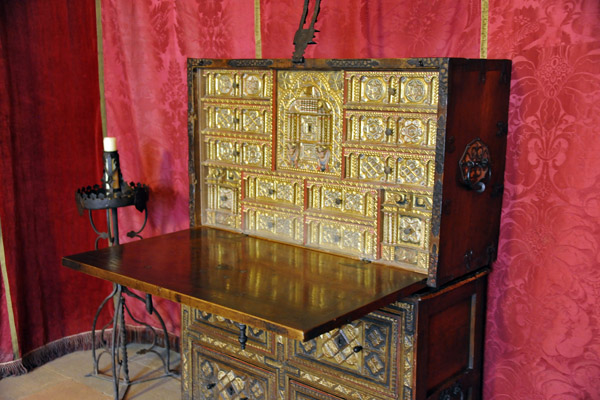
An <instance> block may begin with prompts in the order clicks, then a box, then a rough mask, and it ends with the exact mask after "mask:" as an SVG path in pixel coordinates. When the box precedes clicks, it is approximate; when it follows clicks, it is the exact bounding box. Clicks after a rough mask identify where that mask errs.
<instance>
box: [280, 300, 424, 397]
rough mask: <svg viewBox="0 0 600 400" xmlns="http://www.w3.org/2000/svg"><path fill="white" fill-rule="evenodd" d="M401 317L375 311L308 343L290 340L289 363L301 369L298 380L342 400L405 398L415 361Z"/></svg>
mask: <svg viewBox="0 0 600 400" xmlns="http://www.w3.org/2000/svg"><path fill="white" fill-rule="evenodd" d="M405 319H406V313H404V312H401V313H399V314H397V315H396V314H391V313H385V312H381V311H377V312H373V313H371V314H368V315H367V316H365V317H363V318H361V319H358V320H356V321H353V322H352V323H350V324H347V325H344V326H342V327H341V328H339V329H334V330H332V331H330V332H327V333H325V334H323V335H321V336H319V337H317V338H316V339H313V340H310V341H308V342H304V343H302V342H298V341H293V340H289V344H288V352H290V354H289V363H290V364H291V365H293V366H296V367H298V368H299V370H300V371H301V372H300V376H299V379H298V380H300V381H304V382H307V383H310V384H311V386H315V387H319V388H323V389H327V390H328V391H331V392H333V393H335V394H339V395H340V396H341V397H343V398H379V397H382V398H390V397H391V398H404V397H403V396H402V394H403V392H404V390H405V388H404V382H403V377H404V376H403V375H404V373H405V372H407V373H408V374H409V375H410V374H412V360H413V359H414V355H413V352H414V348H413V345H412V343H413V333H412V332H408V331H407V330H406V329H405ZM403 342H404V343H403ZM409 378H410V376H409ZM408 386H409V387H410V384H409V385H408ZM357 391H358V393H360V392H363V393H369V395H371V396H373V397H370V396H367V397H363V396H364V395H360V394H358V393H357ZM375 396H376V397H375Z"/></svg>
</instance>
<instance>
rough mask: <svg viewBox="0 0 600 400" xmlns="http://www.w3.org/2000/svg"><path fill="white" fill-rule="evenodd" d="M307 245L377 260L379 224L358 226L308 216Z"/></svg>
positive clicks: (325, 217)
mask: <svg viewBox="0 0 600 400" xmlns="http://www.w3.org/2000/svg"><path fill="white" fill-rule="evenodd" d="M306 245H307V246H311V247H315V248H318V249H324V250H332V251H335V252H338V253H343V254H348V255H350V256H354V257H359V258H366V259H369V260H374V259H377V223H376V221H373V223H372V224H356V223H351V222H345V220H342V219H341V218H333V217H330V216H325V215H320V214H307V215H306Z"/></svg>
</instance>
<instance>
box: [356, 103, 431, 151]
mask: <svg viewBox="0 0 600 400" xmlns="http://www.w3.org/2000/svg"><path fill="white" fill-rule="evenodd" d="M345 118H346V143H356V144H371V145H377V144H381V145H388V146H397V145H399V146H403V147H409V148H425V149H431V150H435V137H436V133H437V119H436V116H435V115H432V114H423V113H421V114H415V113H386V112H377V111H350V110H349V111H347V112H346V117H345Z"/></svg>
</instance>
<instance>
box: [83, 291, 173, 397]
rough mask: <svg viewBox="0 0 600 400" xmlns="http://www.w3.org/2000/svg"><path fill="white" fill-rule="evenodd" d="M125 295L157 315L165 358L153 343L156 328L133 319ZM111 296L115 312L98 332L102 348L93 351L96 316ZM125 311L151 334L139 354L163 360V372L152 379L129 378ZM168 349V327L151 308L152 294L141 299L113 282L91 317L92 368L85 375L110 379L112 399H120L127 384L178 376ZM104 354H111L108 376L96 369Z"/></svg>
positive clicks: (95, 345) (95, 347)
mask: <svg viewBox="0 0 600 400" xmlns="http://www.w3.org/2000/svg"><path fill="white" fill-rule="evenodd" d="M125 295H127V296H128V297H130V298H132V299H135V300H138V301H140V302H142V303H144V304H145V306H146V311H147V312H148V314H149V315H152V314H154V315H155V316H156V318H157V319H158V321H159V323H160V325H161V329H162V331H163V335H164V336H163V337H164V346H162V347H163V348H164V349H165V350H166V357H163V356H162V355H161V354H160V353H159V352H157V351H156V350H154V348H155V347H156V346H158V343H157V339H158V335H157V333H156V330H155V329H154V328H153V327H152V326H150V325H148V324H146V323H144V322H142V321H140V320H138V319H137V318H135V317H134V316H133V315H132V313H131V311H130V309H129V307H128V306H127V303H126V301H125V300H126V298H125ZM110 299H114V303H115V312H114V315H113V317H112V319H111V321H110V322H108V323H107V324H106V325H104V326H103V327H102V329H101V331H100V337H99V344H100V345H101V350H102V351H100V352H99V353H97V351H96V350H97V344H96V324H97V322H98V316H99V315H100V312H101V311H102V309H103V308H104V307H105V306H106V304H107V303H108V301H109V300H110ZM125 313H127V314H128V315H129V317H130V318H131V319H132V320H133V321H134V322H136V323H138V324H140V325H143V326H144V327H146V329H148V330H150V331H151V332H152V337H153V340H152V344H151V345H150V347H148V348H146V349H142V350H140V351H138V353H139V354H144V353H147V352H152V353H154V354H156V356H157V357H159V358H160V359H161V361H162V363H163V368H164V373H163V374H162V375H160V376H156V377H152V378H145V379H136V380H133V381H132V380H131V379H130V377H129V365H128V354H127V328H126V325H125ZM109 327H112V329H111V331H112V332H111V334H109V335H107V336H109V340H110V342H109V341H108V340H107V339H106V337H105V336H106V335H105V333H106V329H107V328H109ZM170 350H171V349H170V343H169V336H168V332H167V328H166V326H165V323H164V321H163V319H162V317H161V316H160V314H159V313H158V311H157V310H156V309H155V308H154V307H153V304H152V296H151V295H149V294H147V295H146V298H145V299H144V298H143V297H141V296H139V295H137V294H136V293H133V292H132V291H130V290H129V289H128V288H126V287H124V286H122V285H119V284H114V285H113V291H112V292H111V293H110V294H109V295H108V296H107V297H106V298H105V299H104V300H103V301H102V303H100V306H99V307H98V310H97V311H96V315H95V317H94V322H93V324H92V361H93V371H92V372H91V373H90V374H88V376H94V377H97V378H101V379H106V380H111V381H112V382H113V385H114V386H113V387H114V395H115V397H114V398H115V400H120V399H122V398H123V397H124V396H125V394H126V393H127V391H128V389H129V386H131V385H134V384H138V383H143V382H148V381H152V380H157V379H161V378H166V377H179V374H178V373H177V372H174V371H172V370H171V369H170V363H171V357H170ZM105 353H107V354H110V357H111V363H112V373H111V374H110V375H109V374H104V373H102V372H101V371H100V370H99V368H98V363H99V360H100V357H101V356H102V355H103V354H105ZM122 387H124V390H122V391H121V390H120V389H121V388H122Z"/></svg>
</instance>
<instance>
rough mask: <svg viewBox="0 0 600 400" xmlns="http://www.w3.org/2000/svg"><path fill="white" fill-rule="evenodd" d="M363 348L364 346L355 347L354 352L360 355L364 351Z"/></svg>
mask: <svg viewBox="0 0 600 400" xmlns="http://www.w3.org/2000/svg"><path fill="white" fill-rule="evenodd" d="M362 349H363V347H362V346H354V347H353V348H352V351H353V352H355V353H360V352H361V351H362Z"/></svg>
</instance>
